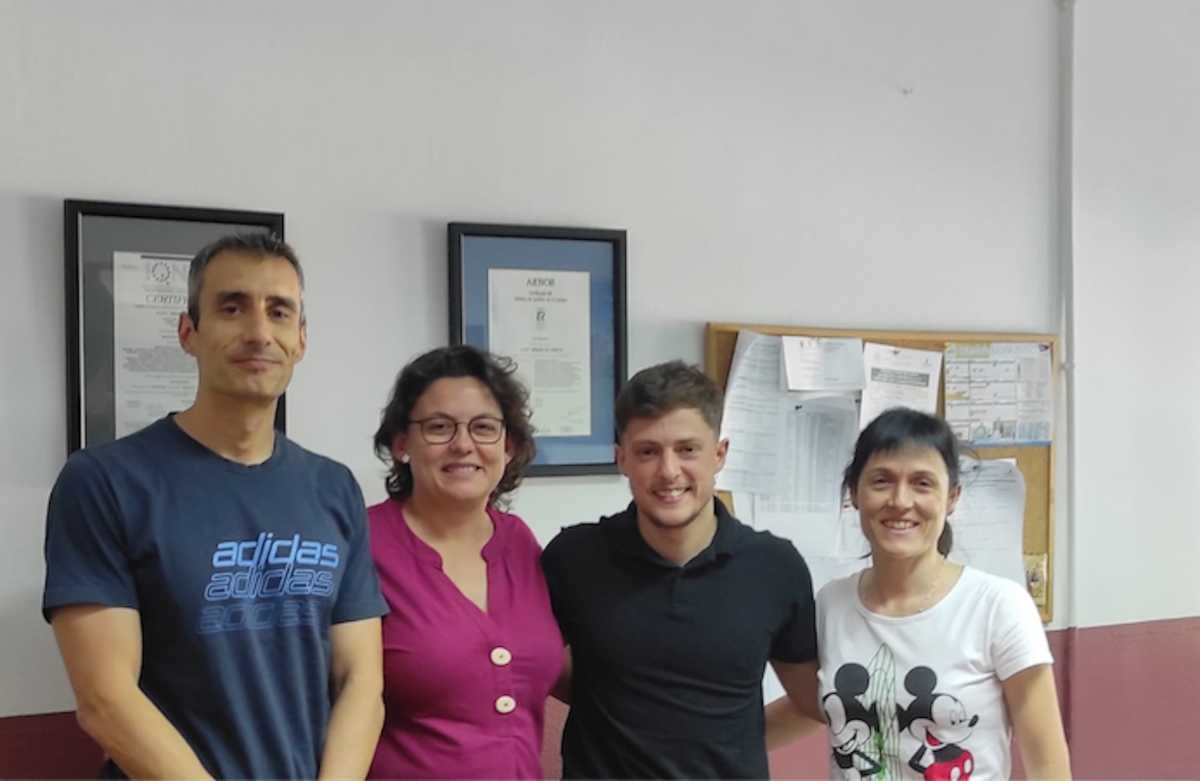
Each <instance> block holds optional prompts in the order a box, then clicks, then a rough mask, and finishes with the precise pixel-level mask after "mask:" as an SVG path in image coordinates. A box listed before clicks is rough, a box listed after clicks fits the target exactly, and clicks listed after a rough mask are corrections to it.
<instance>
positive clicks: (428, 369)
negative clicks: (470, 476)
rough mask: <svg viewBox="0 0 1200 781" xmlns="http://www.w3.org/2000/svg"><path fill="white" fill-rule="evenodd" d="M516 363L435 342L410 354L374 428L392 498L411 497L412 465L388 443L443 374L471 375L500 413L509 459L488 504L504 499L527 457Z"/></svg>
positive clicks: (528, 429)
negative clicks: (422, 351)
mask: <svg viewBox="0 0 1200 781" xmlns="http://www.w3.org/2000/svg"><path fill="white" fill-rule="evenodd" d="M516 368H517V367H516V364H514V363H513V362H512V360H511V359H509V358H505V357H503V356H499V355H493V354H492V353H489V352H486V351H484V350H480V349H478V348H476V347H472V346H470V345H466V344H460V345H454V346H451V347H438V348H437V349H435V350H430V351H429V352H427V353H425V354H424V355H421V356H419V357H417V358H414V359H413V360H412V361H410V362H409V363H408V365H406V366H405V367H404V368H403V369H401V370H400V374H399V376H397V377H396V384H395V385H394V386H393V387H392V394H391V397H390V398H389V399H388V403H387V406H386V407H384V408H383V413H382V414H381V415H380V419H379V429H378V430H377V431H376V432H375V455H376V456H377V457H378V458H379V460H380V461H383V463H385V464H387V466H388V470H389V471H388V476H387V492H388V495H389V496H391V497H392V498H393V499H395V500H397V501H399V502H404V501H407V500H408V499H409V497H411V496H412V492H413V476H412V468H411V467H410V466H409V465H408V464H405V463H401V462H400V461H397V460H396V459H395V458H393V457H392V443H393V442H395V441H396V437H397V436H398V435H399V434H401V433H403V432H404V431H405V429H407V428H408V423H409V415H411V414H412V410H413V407H415V406H416V405H417V401H418V400H419V399H420V398H421V395H422V394H424V393H425V390H426V389H427V388H428V387H429V386H430V385H432V384H433V383H434V382H436V381H437V380H440V379H442V378H443V377H474V378H475V379H477V380H479V381H480V382H482V383H483V384H484V385H485V386H486V387H487V389H488V390H489V391H491V393H492V396H494V397H495V399H496V403H497V404H499V405H500V414H501V416H503V418H504V430H505V437H506V438H507V442H508V448H509V450H510V451H511V452H512V459H511V460H510V461H509V462H508V466H507V467H505V469H504V475H503V476H502V477H501V478H500V482H499V484H498V485H497V486H496V488H495V490H493V491H492V495H491V496H489V497H488V504H496V503H497V502H502V501H504V500H505V498H506V496H507V494H509V493H511V492H512V491H514V490H516V488H517V486H518V485H520V484H521V479H522V478H523V477H524V473H525V467H526V466H528V465H529V463H530V462H531V461H533V456H534V443H533V426H532V425H531V424H530V422H529V391H527V390H526V389H525V386H524V385H522V384H521V381H520V380H518V379H517V378H516V376H515V372H516Z"/></svg>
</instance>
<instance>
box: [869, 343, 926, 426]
mask: <svg viewBox="0 0 1200 781" xmlns="http://www.w3.org/2000/svg"><path fill="white" fill-rule="evenodd" d="M863 367H864V370H865V372H866V387H865V388H863V398H862V411H861V417H860V419H859V422H860V426H861V427H862V428H866V427H867V424H868V423H870V422H871V421H872V420H874V419H875V418H877V417H879V413H881V412H883V411H884V410H887V409H891V408H892V407H909V408H910V409H915V410H920V411H921V412H927V413H929V414H930V415H933V414H935V413H936V412H937V396H938V382H939V380H940V379H941V372H942V354H941V352H938V351H935V350H913V349H909V348H905V347H891V346H889V345H886V344H874V343H867V344H866V345H864V346H863Z"/></svg>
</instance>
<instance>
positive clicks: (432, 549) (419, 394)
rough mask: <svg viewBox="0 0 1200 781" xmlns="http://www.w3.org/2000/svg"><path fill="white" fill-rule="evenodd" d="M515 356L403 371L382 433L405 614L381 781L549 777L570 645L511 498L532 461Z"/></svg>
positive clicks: (387, 571)
mask: <svg viewBox="0 0 1200 781" xmlns="http://www.w3.org/2000/svg"><path fill="white" fill-rule="evenodd" d="M527 398H528V394H527V392H526V391H525V389H524V388H523V387H522V386H521V384H520V383H519V382H518V381H517V379H516V378H515V377H514V376H513V367H512V365H511V363H510V362H508V361H506V360H505V359H501V358H498V357H496V356H493V355H490V354H488V353H485V352H482V351H480V350H477V349H475V348H473V347H469V346H456V347H444V348H439V349H436V350H433V351H431V352H428V353H426V354H424V355H422V356H420V357H419V358H417V359H415V360H414V361H412V362H411V363H409V364H408V365H407V366H405V367H404V369H403V370H402V371H401V372H400V376H399V378H397V380H396V385H395V387H394V388H393V390H392V396H391V399H390V401H389V402H388V405H387V407H386V408H385V409H384V411H383V416H382V420H381V422H380V425H379V430H378V431H377V432H376V433H375V449H376V452H377V453H378V454H379V456H380V458H382V459H383V460H384V461H385V463H387V464H388V465H389V466H390V468H391V472H390V474H389V475H388V478H387V489H388V494H389V495H390V497H391V498H390V499H388V500H387V501H385V502H383V503H382V504H378V505H375V506H374V507H371V508H370V510H369V514H370V519H371V548H372V554H373V556H374V559H375V565H376V567H377V568H378V570H379V582H380V586H381V587H382V590H383V595H384V597H385V598H386V599H387V601H388V605H389V606H390V607H391V612H390V613H389V614H388V615H387V616H385V617H384V619H383V651H384V703H385V705H386V708H387V716H386V719H385V722H384V726H383V734H382V735H381V736H380V738H379V746H378V748H377V749H376V752H375V761H374V762H373V763H372V765H371V771H370V776H371V777H372V778H541V777H542V771H541V765H540V761H539V757H540V754H541V745H542V712H543V705H544V703H545V699H546V695H547V693H548V692H549V691H550V688H551V686H553V685H554V683H555V679H556V678H557V677H558V675H559V672H560V670H561V668H562V664H563V641H562V636H561V635H560V634H559V631H558V626H557V624H556V623H555V621H554V615H553V614H552V613H551V611H550V598H549V595H548V594H547V591H546V582H545V579H544V578H543V576H542V570H541V567H540V565H539V563H538V558H539V555H540V553H541V550H540V548H539V546H538V543H537V540H535V539H534V536H533V534H532V533H531V532H530V531H529V529H528V527H526V526H525V524H524V523H523V522H522V521H521V519H520V518H518V517H517V516H515V515H511V514H509V513H505V512H502V511H501V510H499V509H497V507H496V505H497V502H498V501H499V500H500V499H501V498H502V497H504V496H505V495H507V494H508V493H509V492H511V491H512V490H513V489H514V488H516V486H517V484H518V483H519V482H520V480H521V473H522V470H523V469H524V468H525V466H526V465H528V464H529V462H530V461H531V460H532V459H533V431H532V428H531V427H530V424H529V415H528V409H527Z"/></svg>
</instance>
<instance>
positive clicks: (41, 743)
mask: <svg viewBox="0 0 1200 781" xmlns="http://www.w3.org/2000/svg"><path fill="white" fill-rule="evenodd" d="M1050 647H1051V650H1052V651H1053V652H1054V658H1055V660H1056V664H1055V678H1056V680H1057V683H1058V696H1059V700H1060V702H1061V703H1062V707H1063V717H1064V718H1063V720H1064V723H1065V724H1066V727H1067V738H1068V740H1069V741H1070V744H1071V764H1072V768H1073V770H1074V773H1075V777H1076V778H1083V779H1126V778H1154V779H1177V778H1178V779H1183V778H1192V779H1194V778H1198V777H1200V739H1197V736H1196V731H1197V728H1200V617H1197V618H1183V619H1177V620H1173V621H1148V622H1143V623H1137V624H1122V625H1119V626H1106V627H1093V628H1089V629H1066V630H1060V631H1055V632H1051V633H1050ZM566 712H567V711H566V708H565V707H563V706H562V705H561V704H560V703H559V702H557V701H556V700H551V701H550V702H548V703H547V704H546V741H545V746H544V748H543V751H542V767H543V769H544V770H545V773H546V777H547V778H559V777H560V772H561V768H562V765H561V762H560V761H559V757H558V747H559V742H560V740H561V734H562V727H563V722H564V721H565V719H566ZM827 751H828V749H827V748H826V744H825V741H824V736H819V737H813V738H809V739H806V740H804V741H801V742H799V743H797V744H795V745H793V746H790V747H788V748H786V749H783V750H781V751H777V752H775V753H773V754H772V755H771V775H772V776H773V777H774V778H825V777H826V774H827V772H828V766H827V764H826V763H827V759H826V756H827ZM1017 755H1018V761H1017V763H1016V764H1017V771H1018V773H1017V774H1018V776H1019V775H1021V774H1020V761H1019V755H1020V752H1019V751H1018V752H1017ZM100 760H101V754H100V751H99V750H98V749H97V748H96V746H95V745H94V744H93V743H92V742H91V741H90V740H89V739H88V738H87V736H85V735H84V734H83V733H82V732H81V731H80V730H79V726H78V725H77V724H76V722H75V718H74V715H73V714H71V713H50V714H46V715H42V716H16V717H13V718H7V719H0V778H6V779H12V778H89V777H91V778H94V777H95V774H96V770H97V768H98V767H99V766H100Z"/></svg>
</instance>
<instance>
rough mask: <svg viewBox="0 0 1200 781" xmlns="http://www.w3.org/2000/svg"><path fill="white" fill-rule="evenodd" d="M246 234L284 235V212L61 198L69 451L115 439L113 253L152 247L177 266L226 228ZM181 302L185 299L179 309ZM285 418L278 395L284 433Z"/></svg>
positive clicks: (146, 251)
mask: <svg viewBox="0 0 1200 781" xmlns="http://www.w3.org/2000/svg"><path fill="white" fill-rule="evenodd" d="M246 232H267V233H273V234H275V235H276V236H278V237H279V238H281V239H282V238H283V236H284V219H283V214H282V213H279V212H260V211H241V210H233V209H207V208H195V207H185V206H160V205H151V204H141V203H120V202H111V201H89V200H77V199H68V200H65V201H63V243H64V253H63V258H64V263H65V267H64V272H65V273H64V279H65V283H66V297H65V300H66V357H67V361H66V378H67V383H66V389H67V399H66V402H67V452H68V453H71V452H73V451H75V450H78V449H79V448H81V447H86V446H88V445H96V444H101V443H103V442H107V441H111V440H112V439H115V438H116V425H117V418H118V415H117V410H116V398H117V389H116V378H115V375H116V367H115V364H116V361H115V358H114V343H115V333H116V328H117V326H116V323H115V315H116V306H115V303H114V290H115V281H114V277H115V270H114V268H115V263H116V260H115V257H116V253H138V254H141V255H143V256H145V257H153V256H154V255H155V254H156V253H157V254H160V255H161V256H162V257H163V258H169V259H170V260H171V261H172V262H173V263H172V267H173V268H178V265H176V264H177V263H178V262H181V260H182V259H183V258H190V257H191V256H192V255H195V253H196V252H197V251H198V250H199V249H200V248H201V247H203V246H204V245H205V244H208V243H209V242H211V241H214V240H215V239H218V238H220V237H221V236H225V235H228V234H230V233H246ZM172 305H173V304H172ZM184 308H186V304H185V305H184V306H183V307H180V311H183V309H184ZM172 411H174V410H172ZM286 420H287V415H286V400H285V398H284V397H283V396H281V397H280V398H279V404H278V406H277V407H276V410H275V428H276V429H278V430H279V431H281V432H282V431H284V430H285V428H286Z"/></svg>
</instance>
